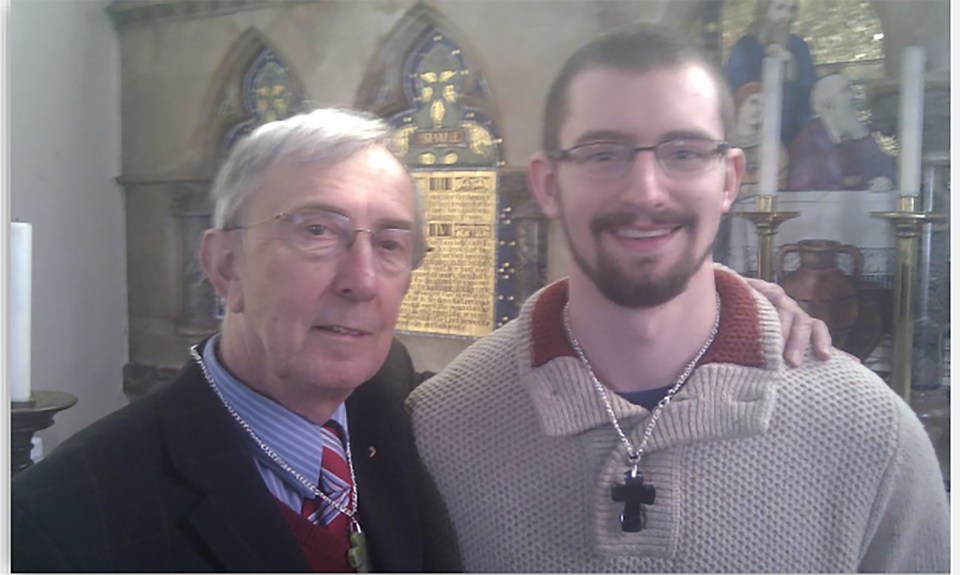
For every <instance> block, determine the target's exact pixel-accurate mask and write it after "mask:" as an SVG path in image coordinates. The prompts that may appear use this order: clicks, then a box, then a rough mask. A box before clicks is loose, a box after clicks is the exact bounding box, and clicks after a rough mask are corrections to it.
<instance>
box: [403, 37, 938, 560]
mask: <svg viewBox="0 0 960 575" xmlns="http://www.w3.org/2000/svg"><path fill="white" fill-rule="evenodd" d="M731 108H732V104H731V102H730V96H729V94H728V93H725V92H724V89H723V85H722V80H721V79H720V75H719V72H718V71H716V70H715V69H714V68H713V67H712V66H711V65H710V63H709V60H708V59H707V58H706V57H704V56H703V55H702V54H700V53H699V52H697V51H695V50H694V49H693V48H691V47H690V46H688V45H686V44H685V43H683V42H682V41H680V40H679V39H678V35H677V34H675V33H673V32H671V31H668V30H663V29H659V28H648V27H630V28H626V29H623V30H620V31H618V32H616V33H612V34H609V35H606V36H603V37H601V38H599V39H597V40H595V41H594V42H592V43H590V44H588V45H587V46H586V47H584V48H582V49H580V50H579V51H577V52H576V53H575V54H574V55H573V56H572V57H571V58H570V59H569V60H567V62H566V64H565V65H564V66H563V68H562V69H561V71H560V74H559V76H558V77H557V79H556V80H555V82H554V84H553V86H552V88H551V90H550V93H549V95H548V99H547V104H546V113H545V122H544V138H543V139H544V142H543V144H544V150H545V151H544V152H542V153H538V154H536V155H535V156H534V157H533V158H532V159H531V161H530V165H529V174H530V184H531V188H532V190H533V193H534V195H535V196H536V199H537V201H538V202H539V204H540V205H541V206H542V207H543V210H544V212H545V213H546V214H547V215H549V216H550V217H551V218H553V219H554V220H555V221H556V222H557V223H559V225H560V227H561V229H562V230H563V232H564V234H565V236H566V239H567V244H568V245H569V247H570V253H571V254H572V256H573V265H571V267H570V276H569V278H566V279H563V280H560V281H558V282H555V283H553V284H551V285H549V286H547V287H545V288H543V289H542V290H540V291H539V292H538V293H536V294H535V295H533V296H531V298H530V299H529V300H528V301H527V302H526V303H525V304H524V306H523V308H522V310H521V311H520V315H519V317H518V318H517V319H516V320H515V321H513V322H511V323H509V324H507V325H506V326H504V327H502V328H500V330H498V331H497V332H495V333H494V334H492V335H490V336H488V337H487V338H485V339H483V340H481V341H480V342H478V343H476V344H474V345H473V346H472V347H471V348H470V349H468V350H467V351H465V352H464V353H463V354H461V355H460V357H459V358H457V359H456V360H455V361H454V362H453V363H452V364H451V365H450V366H448V367H447V368H446V369H445V370H444V371H443V372H441V373H440V374H438V375H437V376H436V377H434V378H433V379H431V380H429V381H427V382H426V383H424V384H423V385H421V386H420V387H418V388H417V389H415V390H414V391H413V393H412V394H411V396H410V399H409V400H408V404H409V406H410V409H411V413H412V417H413V424H414V435H415V437H416V442H417V448H418V451H419V453H420V455H421V457H422V459H423V463H424V467H425V470H426V473H427V477H428V481H425V482H424V483H423V485H424V487H425V488H426V487H429V486H431V485H435V486H436V492H435V493H433V492H431V493H430V494H429V495H428V496H427V497H425V499H424V502H425V503H426V504H428V505H429V506H430V508H431V509H432V510H433V511H432V512H431V513H430V516H431V517H432V518H431V520H430V521H431V523H432V522H433V521H434V520H436V521H437V525H438V527H436V528H430V529H428V530H427V531H428V532H431V533H445V532H446V531H445V528H444V527H443V526H445V525H450V526H452V529H451V539H452V541H451V542H450V545H449V547H447V548H445V549H443V551H446V552H447V554H448V559H449V560H450V562H449V563H448V567H449V568H456V567H460V566H462V567H463V568H465V569H466V570H467V571H496V572H508V573H510V572H529V571H550V572H561V571H562V572H568V571H569V572H591V571H602V572H611V571H629V572H661V573H664V572H687V573H691V572H721V571H724V572H737V573H753V572H841V571H844V572H845V571H897V572H904V571H946V570H947V569H949V566H950V552H949V536H950V524H949V508H948V504H947V497H946V492H945V489H944V485H943V482H942V477H941V475H940V470H939V466H938V464H937V460H936V457H935V455H934V452H933V448H932V446H931V444H930V440H929V438H928V437H927V436H926V433H925V432H924V429H923V427H922V426H921V424H920V421H919V420H918V419H917V417H916V416H915V415H914V413H913V412H912V411H911V409H910V407H909V406H908V405H907V404H906V403H905V402H904V401H903V400H902V399H900V398H899V397H898V396H896V395H895V394H894V393H893V392H892V391H891V390H890V388H889V387H888V386H887V385H886V384H885V383H884V382H883V381H882V380H880V378H878V377H877V376H876V375H874V374H873V373H872V372H870V371H869V370H868V369H866V368H865V367H863V366H861V365H860V364H858V363H856V362H855V361H854V360H851V359H850V358H849V357H847V356H845V355H844V354H834V357H832V358H831V359H830V360H828V361H826V362H806V363H804V365H803V366H801V367H798V368H789V367H787V366H786V365H784V362H783V360H782V358H781V357H780V345H781V341H782V340H781V333H780V324H779V321H778V319H777V313H776V312H775V311H774V309H773V308H772V307H771V306H770V305H769V303H768V302H767V301H766V300H765V299H763V298H762V297H758V295H757V294H756V293H754V292H753V290H751V289H750V288H749V286H748V285H747V284H746V283H744V282H743V281H742V279H740V278H739V277H738V276H736V275H734V274H731V273H729V272H728V271H727V270H724V269H719V268H716V267H714V266H713V265H711V262H710V251H711V245H712V243H713V241H714V235H715V234H716V231H717V226H718V223H719V221H720V216H721V214H722V213H723V212H724V211H726V210H728V209H729V207H730V204H731V203H732V202H733V200H734V198H735V196H736V193H737V188H738V184H739V181H740V178H741V175H742V174H743V169H744V161H743V154H742V152H741V151H740V150H739V149H736V148H731V147H730V146H729V145H728V144H727V143H726V141H725V140H726V139H727V138H728V137H729V136H730V134H731V132H732V121H731V119H732V111H731ZM434 516H435V519H433V517H434ZM458 552H459V553H460V557H457V554H458ZM461 561H462V563H461Z"/></svg>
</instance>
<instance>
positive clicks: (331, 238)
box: [224, 209, 414, 271]
mask: <svg viewBox="0 0 960 575" xmlns="http://www.w3.org/2000/svg"><path fill="white" fill-rule="evenodd" d="M270 222H279V223H281V224H282V226H281V227H280V230H281V234H282V236H281V237H282V238H283V239H284V241H286V242H287V243H288V244H289V245H291V246H293V247H294V248H296V249H298V250H300V251H302V252H305V253H307V254H311V255H317V256H324V255H334V254H337V253H343V252H346V251H347V250H349V249H350V248H351V247H352V246H353V244H354V242H356V239H357V235H358V234H360V233H361V232H365V233H367V234H368V235H369V236H370V243H371V246H372V247H373V249H374V256H375V257H376V259H377V260H378V261H380V262H381V263H382V264H383V266H384V268H385V269H387V270H391V271H394V270H400V269H403V268H405V267H406V268H409V267H411V266H412V264H413V249H414V237H413V231H412V230H410V229H406V228H395V227H394V228H382V229H379V230H371V229H365V228H356V227H354V225H353V221H352V220H351V219H350V218H349V217H348V216H345V215H343V214H338V213H336V212H330V211H327V210H321V209H303V210H297V211H294V212H280V213H278V214H275V215H273V216H271V217H269V218H267V219H265V220H262V221H259V222H254V223H252V224H247V225H244V226H233V227H228V228H225V230H224V231H235V230H248V229H250V228H254V227H257V226H262V225H264V224H268V223H270Z"/></svg>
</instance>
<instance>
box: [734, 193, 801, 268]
mask: <svg viewBox="0 0 960 575" xmlns="http://www.w3.org/2000/svg"><path fill="white" fill-rule="evenodd" d="M734 215H737V216H740V217H741V218H746V219H748V220H750V221H751V222H753V225H754V227H756V229H757V277H759V278H760V279H762V280H766V281H768V282H772V281H773V236H775V235H777V228H778V227H780V224H782V223H783V222H785V221H787V220H792V219H793V218H795V217H797V216H799V215H800V212H778V211H776V196H772V195H763V194H761V195H758V196H757V209H756V211H754V212H734Z"/></svg>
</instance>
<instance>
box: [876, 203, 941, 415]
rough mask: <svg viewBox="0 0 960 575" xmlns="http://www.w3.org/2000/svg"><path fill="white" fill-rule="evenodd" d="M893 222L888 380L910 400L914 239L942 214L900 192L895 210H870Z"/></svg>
mask: <svg viewBox="0 0 960 575" xmlns="http://www.w3.org/2000/svg"><path fill="white" fill-rule="evenodd" d="M870 215H871V216H873V217H875V218H882V219H885V220H887V221H889V222H890V223H891V224H893V226H894V229H895V230H896V233H897V269H896V273H895V275H894V280H893V281H894V285H893V289H894V291H893V360H892V362H891V366H890V367H891V373H890V384H891V387H893V390H894V391H895V392H897V393H898V394H899V395H900V397H902V398H903V399H904V401H907V402H909V401H910V376H911V373H910V372H911V369H910V366H911V361H912V357H913V307H912V303H913V293H912V292H913V273H914V270H915V269H916V267H917V241H918V240H919V238H920V232H921V228H922V227H923V225H924V224H934V223H941V222H943V221H945V220H946V219H947V216H946V214H936V213H932V212H918V211H917V198H916V196H910V195H904V196H900V199H899V202H898V205H897V211H895V212H870Z"/></svg>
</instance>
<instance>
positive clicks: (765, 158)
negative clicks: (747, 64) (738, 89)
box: [758, 56, 783, 196]
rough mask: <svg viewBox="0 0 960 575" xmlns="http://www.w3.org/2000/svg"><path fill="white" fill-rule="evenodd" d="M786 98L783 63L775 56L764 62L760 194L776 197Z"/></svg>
mask: <svg viewBox="0 0 960 575" xmlns="http://www.w3.org/2000/svg"><path fill="white" fill-rule="evenodd" d="M782 98H783V60H781V59H780V58H777V57H774V56H767V57H766V58H764V59H763V124H762V125H761V129H760V181H759V182H758V184H759V192H760V193H761V194H763V195H769V196H775V195H776V194H777V175H778V173H779V171H780V165H779V164H780V113H781V108H782Z"/></svg>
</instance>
